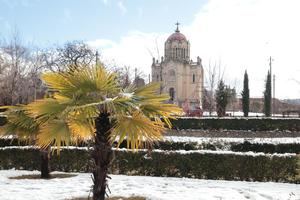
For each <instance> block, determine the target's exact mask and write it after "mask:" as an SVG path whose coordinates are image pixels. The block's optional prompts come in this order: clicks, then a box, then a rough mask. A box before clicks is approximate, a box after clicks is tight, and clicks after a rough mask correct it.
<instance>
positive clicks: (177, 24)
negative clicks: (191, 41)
mask: <svg viewBox="0 0 300 200" xmlns="http://www.w3.org/2000/svg"><path fill="white" fill-rule="evenodd" d="M175 25H176V26H177V28H176V30H175V32H176V33H179V32H180V31H179V27H178V26H179V25H180V23H179V22H178V21H177V23H176V24H175Z"/></svg>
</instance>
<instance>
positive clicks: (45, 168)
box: [40, 146, 51, 179]
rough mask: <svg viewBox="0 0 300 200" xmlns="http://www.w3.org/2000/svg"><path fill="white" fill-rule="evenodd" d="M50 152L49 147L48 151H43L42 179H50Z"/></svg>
mask: <svg viewBox="0 0 300 200" xmlns="http://www.w3.org/2000/svg"><path fill="white" fill-rule="evenodd" d="M50 150H51V147H50V146H48V147H47V148H46V149H41V150H40V153H41V178H45V179H46V178H50V162H49V161H50Z"/></svg>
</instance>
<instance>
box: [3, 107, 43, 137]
mask: <svg viewBox="0 0 300 200" xmlns="http://www.w3.org/2000/svg"><path fill="white" fill-rule="evenodd" d="M5 115H6V117H7V123H6V124H5V125H4V126H2V127H1V130H0V135H14V136H17V137H18V138H19V139H24V140H34V138H35V137H36V135H37V134H38V130H39V124H38V123H37V122H36V121H35V119H34V118H32V117H31V116H29V115H28V114H27V113H26V111H25V108H24V106H10V107H7V110H6V111H5Z"/></svg>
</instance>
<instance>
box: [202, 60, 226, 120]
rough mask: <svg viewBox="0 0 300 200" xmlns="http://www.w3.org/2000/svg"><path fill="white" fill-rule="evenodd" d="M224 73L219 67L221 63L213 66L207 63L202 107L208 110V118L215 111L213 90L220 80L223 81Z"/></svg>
mask: <svg viewBox="0 0 300 200" xmlns="http://www.w3.org/2000/svg"><path fill="white" fill-rule="evenodd" d="M224 73H225V69H224V68H222V67H221V62H218V63H217V62H215V63H214V64H211V62H209V66H208V69H207V71H206V73H205V79H206V84H207V87H206V88H207V89H204V99H203V101H204V102H203V105H204V109H207V110H208V112H209V115H210V116H211V115H212V113H213V111H215V110H216V104H215V90H216V87H217V84H218V83H219V82H220V80H223V77H224Z"/></svg>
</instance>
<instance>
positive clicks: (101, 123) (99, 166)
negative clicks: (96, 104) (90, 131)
mask: <svg viewBox="0 0 300 200" xmlns="http://www.w3.org/2000/svg"><path fill="white" fill-rule="evenodd" d="M111 128H112V124H111V122H110V119H109V114H108V113H101V114H100V115H99V116H98V117H97V119H96V134H95V145H94V149H93V151H92V159H93V161H94V165H95V166H94V169H93V182H94V186H93V200H104V199H105V195H106V192H105V190H106V187H107V174H108V168H109V166H110V163H111V160H112V145H111V143H110V142H109V133H110V130H111Z"/></svg>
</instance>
